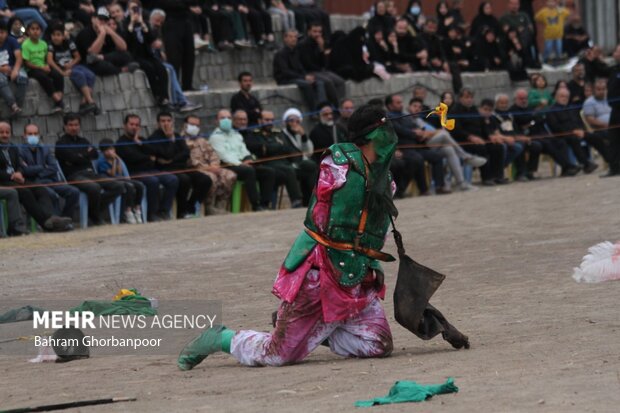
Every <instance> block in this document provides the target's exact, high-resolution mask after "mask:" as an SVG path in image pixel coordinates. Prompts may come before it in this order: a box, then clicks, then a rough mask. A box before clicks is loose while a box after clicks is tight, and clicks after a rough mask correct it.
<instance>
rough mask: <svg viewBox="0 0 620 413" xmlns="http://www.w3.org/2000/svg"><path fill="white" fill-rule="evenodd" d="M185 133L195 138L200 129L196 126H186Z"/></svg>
mask: <svg viewBox="0 0 620 413" xmlns="http://www.w3.org/2000/svg"><path fill="white" fill-rule="evenodd" d="M185 132H186V133H187V134H188V135H189V136H191V137H196V136H198V134H199V133H200V128H199V127H198V126H196V125H187V126H186V127H185Z"/></svg>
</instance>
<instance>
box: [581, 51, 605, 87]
mask: <svg viewBox="0 0 620 413" xmlns="http://www.w3.org/2000/svg"><path fill="white" fill-rule="evenodd" d="M579 63H582V64H583V66H584V68H585V69H586V81H588V82H590V83H594V81H595V80H596V79H597V78H599V77H608V76H609V66H607V63H605V62H604V61H603V52H602V51H601V48H600V47H598V46H592V47H589V48H587V49H586V52H585V54H584V56H583V57H582V58H581V59H579Z"/></svg>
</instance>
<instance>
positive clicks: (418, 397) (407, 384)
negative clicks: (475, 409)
mask: <svg viewBox="0 0 620 413" xmlns="http://www.w3.org/2000/svg"><path fill="white" fill-rule="evenodd" d="M458 391H459V388H458V387H456V386H455V385H454V379H453V378H452V377H449V378H448V380H446V382H445V383H444V384H418V383H416V382H415V381H408V380H401V381H397V382H396V384H394V385H393V386H392V388H391V389H390V393H389V394H388V395H387V396H385V397H376V398H374V399H371V400H358V401H356V402H355V407H370V406H376V405H379V404H392V403H406V402H422V401H424V400H426V399H428V398H430V397H433V396H434V395H436V394H446V393H456V392H458Z"/></svg>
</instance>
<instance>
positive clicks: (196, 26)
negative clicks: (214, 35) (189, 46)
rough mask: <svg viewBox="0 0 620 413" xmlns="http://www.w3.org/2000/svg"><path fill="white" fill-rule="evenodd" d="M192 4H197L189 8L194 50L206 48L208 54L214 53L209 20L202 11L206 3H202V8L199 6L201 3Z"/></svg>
mask: <svg viewBox="0 0 620 413" xmlns="http://www.w3.org/2000/svg"><path fill="white" fill-rule="evenodd" d="M194 3H198V4H194V5H191V6H189V11H190V12H191V13H190V18H191V21H192V32H193V33H194V48H195V49H196V50H199V49H202V48H203V47H206V50H207V51H208V52H216V51H217V49H216V48H215V46H214V45H213V43H212V41H211V34H210V30H209V29H210V25H209V18H208V17H207V13H204V11H203V9H202V7H203V6H206V4H205V3H206V2H202V6H201V5H200V3H201V2H194Z"/></svg>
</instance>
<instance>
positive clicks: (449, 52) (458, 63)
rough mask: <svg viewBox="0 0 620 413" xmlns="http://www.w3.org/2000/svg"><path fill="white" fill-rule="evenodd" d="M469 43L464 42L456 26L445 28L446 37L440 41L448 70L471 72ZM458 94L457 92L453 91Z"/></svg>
mask: <svg viewBox="0 0 620 413" xmlns="http://www.w3.org/2000/svg"><path fill="white" fill-rule="evenodd" d="M470 47H471V42H470V41H469V40H467V41H466V40H464V39H463V37H462V36H461V34H460V33H459V29H458V27H456V25H450V26H448V28H447V36H446V37H444V38H443V40H442V48H443V51H444V53H445V56H446V60H447V61H448V64H449V65H450V70H452V71H456V70H458V71H459V72H463V71H466V70H471V53H470ZM455 92H456V93H458V90H456V91H455Z"/></svg>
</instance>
